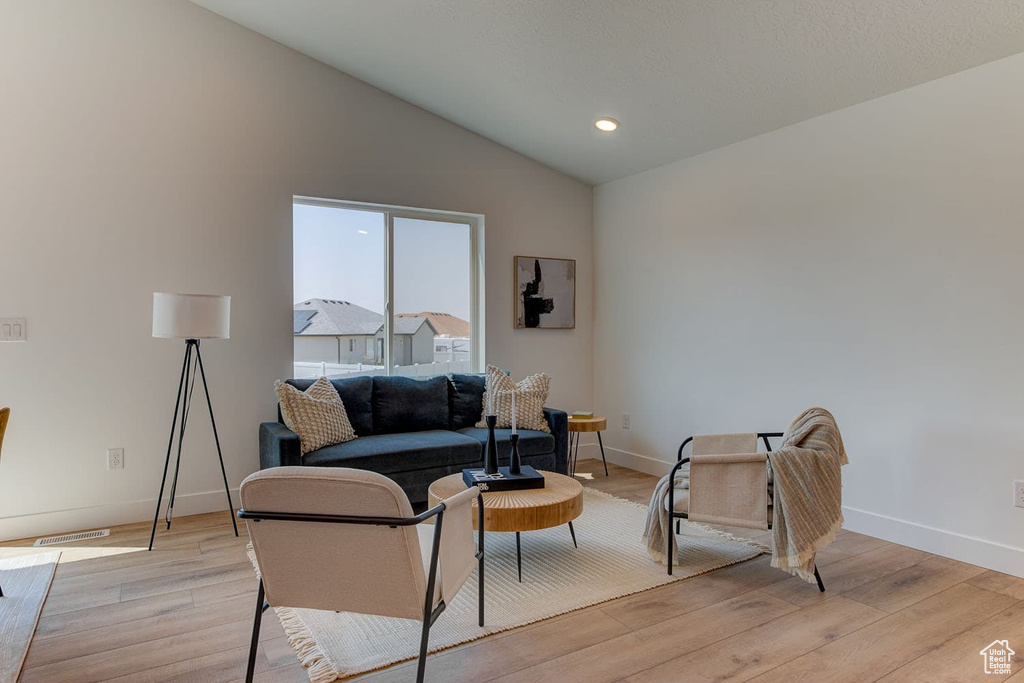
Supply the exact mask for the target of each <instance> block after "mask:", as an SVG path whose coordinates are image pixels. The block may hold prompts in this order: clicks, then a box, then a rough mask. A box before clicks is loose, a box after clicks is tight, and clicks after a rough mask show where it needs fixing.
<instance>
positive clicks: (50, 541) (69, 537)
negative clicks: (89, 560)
mask: <svg viewBox="0 0 1024 683" xmlns="http://www.w3.org/2000/svg"><path fill="white" fill-rule="evenodd" d="M109 535H110V529H100V530H99V531H80V532H79V533H77V534H64V535H63V536H48V537H47V538H40V539H37V540H36V542H35V543H33V544H32V545H34V546H35V547H37V548H38V547H41V546H44V545H63V544H64V543H74V542H75V541H85V540H87V539H90V538H103V537H104V536H109Z"/></svg>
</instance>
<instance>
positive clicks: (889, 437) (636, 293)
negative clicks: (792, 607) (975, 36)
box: [594, 55, 1024, 580]
mask: <svg viewBox="0 0 1024 683" xmlns="http://www.w3.org/2000/svg"><path fill="white" fill-rule="evenodd" d="M1022 83H1024V55H1018V56H1015V57H1012V58H1008V59H1005V60H1002V61H998V62H994V63H991V64H988V65H985V66H982V67H979V68H976V69H973V70H970V71H967V72H964V73H961V74H957V75H954V76H950V77H948V78H944V79H941V80H938V81H935V82H932V83H928V84H925V85H922V86H919V87H916V88H913V89H910V90H906V91H903V92H899V93H896V94H893V95H890V96H887V97H883V98H881V99H878V100H874V101H871V102H867V103H865V104H861V105H858V106H855V107H851V108H849V109H845V110H842V111H839V112H836V113H833V114H829V115H826V116H822V117H820V118H816V119H813V120H810V121H806V122H804V123H800V124H797V125H794V126H791V127H789V128H785V129H782V130H779V131H776V132H773V133H769V134H766V135H763V136H760V137H757V138H754V139H751V140H747V141H745V142H742V143H738V144H736V145H733V146H730V147H727V148H723V149H720V150H717V151H714V152H710V153H708V154H704V155H702V156H699V157H695V158H691V159H689V160H685V161H682V162H678V163H675V164H672V165H670V166H666V167H663V168H660V169H656V170H653V171H649V172H646V173H642V174H639V175H635V176H632V177H629V178H625V179H623V180H619V181H616V182H612V183H609V184H606V185H602V186H600V187H598V188H596V190H595V217H594V220H595V273H596V274H597V280H596V286H595V302H596V303H595V362H594V367H595V402H596V408H597V410H599V411H601V412H603V413H606V414H608V415H611V416H612V417H613V419H612V420H611V424H610V425H609V426H610V427H611V429H610V430H609V432H608V437H607V440H606V443H608V444H609V445H610V446H612V447H613V448H614V449H617V450H616V451H615V452H614V453H613V458H614V459H616V460H618V461H619V462H622V463H630V464H632V465H634V466H640V467H644V468H646V469H648V470H650V471H657V472H662V471H665V467H666V466H665V465H664V464H663V463H666V462H669V461H672V460H674V457H675V452H676V448H677V447H678V445H679V443H680V441H681V440H682V439H683V438H684V437H685V436H687V435H689V434H692V433H694V432H716V431H749V430H781V429H782V428H784V427H785V426H786V425H787V424H788V422H789V420H790V419H792V418H793V417H795V416H796V414H797V413H798V412H800V410H802V409H803V408H805V407H808V406H812V405H821V406H825V407H827V408H829V409H831V410H832V411H833V412H834V414H835V415H836V418H837V420H838V422H839V425H840V427H841V429H842V431H843V436H844V437H845V441H846V446H847V450H848V451H849V454H850V461H851V464H850V466H849V467H847V468H845V470H844V504H845V506H846V519H847V526H848V527H849V528H853V529H856V530H862V531H866V532H868V533H872V534H874V535H878V536H881V537H883V538H888V539H891V540H895V541H898V542H901V543H904V544H907V545H912V546H916V547H919V548H924V549H927V550H931V551H934V552H938V553H940V554H944V555H949V556H953V557H957V558H959V559H964V560H969V561H972V562H976V563H979V564H982V565H985V566H989V567H993V568H996V569H1001V570H1003V571H1008V572H1012V573H1015V574H1017V575H1019V576H1024V550H1022V549H1024V509H1021V508H1014V507H1012V480H1013V479H1015V478H1016V479H1024V420H1022V417H1024V304H1022V302H1024V298H1022V294H1024V268H1022V267H1021V259H1022V257H1024V173H1022V169H1024V125H1022V122H1024V88H1022V87H1021V84H1022ZM680 123H681V125H684V124H685V122H680ZM668 351H670V353H667V352H668ZM624 412H628V413H631V415H632V429H631V430H629V431H625V430H622V429H619V427H620V424H621V422H620V418H619V415H620V414H621V413H624ZM826 580H827V579H826Z"/></svg>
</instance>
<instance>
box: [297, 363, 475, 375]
mask: <svg viewBox="0 0 1024 683" xmlns="http://www.w3.org/2000/svg"><path fill="white" fill-rule="evenodd" d="M294 366H295V370H294V373H295V374H294V375H293V376H294V377H295V379H315V378H317V377H326V378H327V379H341V378H342V377H368V376H371V375H383V374H385V370H384V366H383V365H364V364H362V363H358V364H351V365H345V364H341V365H339V364H338V363H295V364H294ZM449 372H472V371H471V370H470V367H469V360H468V359H467V360H456V361H443V362H435V363H417V364H416V365H396V366H395V368H394V370H393V371H392V373H391V374H392V375H399V376H401V377H430V376H431V375H447V374H448V373H449Z"/></svg>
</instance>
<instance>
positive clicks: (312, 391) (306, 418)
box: [274, 377, 356, 455]
mask: <svg viewBox="0 0 1024 683" xmlns="http://www.w3.org/2000/svg"><path fill="white" fill-rule="evenodd" d="M274 393H276V394H277V400H278V402H279V403H280V404H281V417H282V418H284V424H285V426H286V427H288V429H290V430H292V431H293V432H295V433H296V434H298V435H299V442H300V449H301V451H302V455H305V454H306V453H309V452H310V451H315V450H316V449H318V448H323V447H324V446H333V445H334V444H338V443H345V442H346V441H351V440H352V439H354V438H356V432H355V430H354V429H352V423H351V422H350V421H349V419H348V413H346V412H345V404H343V403H342V402H341V397H340V396H338V392H337V391H336V390H335V389H334V387H333V386H332V385H331V383H330V382H329V381H328V380H327V378H326V377H321V378H320V379H318V380H317V381H315V382H313V383H312V384H311V385H310V386H309V388H308V389H306V391H304V392H303V391H299V390H298V389H296V388H295V387H293V386H292V385H290V384H287V383H285V382H282V381H281V380H277V381H276V382H274Z"/></svg>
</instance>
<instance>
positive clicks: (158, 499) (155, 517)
mask: <svg viewBox="0 0 1024 683" xmlns="http://www.w3.org/2000/svg"><path fill="white" fill-rule="evenodd" d="M188 356H189V353H188V348H187V347H186V349H185V360H184V362H182V364H181V378H180V379H179V380H178V395H177V397H176V398H175V401H174V418H173V419H172V420H171V436H170V438H169V439H168V440H167V458H166V459H165V460H164V475H163V477H161V478H160V493H159V494H158V495H157V497H156V512H154V513H153V530H152V531H151V532H150V534H149V549H150V550H152V549H153V539H154V538H155V537H156V523H157V520H159V519H160V503H161V502H163V499H164V485H165V484H167V469H168V467H170V464H171V446H173V445H174V429H175V427H177V426H178V410H179V409H180V408H181V389H182V387H184V386H185V369H186V368H187V367H188Z"/></svg>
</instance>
